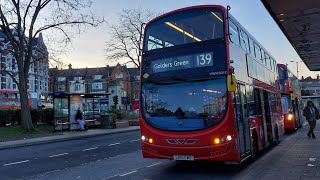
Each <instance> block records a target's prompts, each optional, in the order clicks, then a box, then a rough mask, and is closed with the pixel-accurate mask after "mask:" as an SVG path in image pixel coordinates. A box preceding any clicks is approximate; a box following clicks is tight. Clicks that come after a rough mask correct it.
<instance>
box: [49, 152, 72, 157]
mask: <svg viewBox="0 0 320 180" xmlns="http://www.w3.org/2000/svg"><path fill="white" fill-rule="evenodd" d="M67 154H69V153H62V154H55V155H52V156H49V157H58V156H63V155H67Z"/></svg>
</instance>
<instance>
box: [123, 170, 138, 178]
mask: <svg viewBox="0 0 320 180" xmlns="http://www.w3.org/2000/svg"><path fill="white" fill-rule="evenodd" d="M135 172H137V171H136V170H133V171H130V172H128V173H125V174H121V175H119V176H121V177H123V176H126V175H129V174H132V173H135Z"/></svg>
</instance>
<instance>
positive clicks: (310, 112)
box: [303, 101, 320, 139]
mask: <svg viewBox="0 0 320 180" xmlns="http://www.w3.org/2000/svg"><path fill="white" fill-rule="evenodd" d="M303 116H305V117H306V119H307V121H308V123H309V127H310V129H309V132H308V134H307V135H308V137H309V138H311V136H312V138H313V139H314V138H316V136H315V135H314V132H313V130H314V128H315V127H316V120H317V119H319V118H320V115H319V110H318V109H317V108H316V106H315V105H314V104H313V102H312V101H308V102H307V106H306V107H305V108H304V109H303Z"/></svg>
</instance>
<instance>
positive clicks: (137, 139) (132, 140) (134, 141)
mask: <svg viewBox="0 0 320 180" xmlns="http://www.w3.org/2000/svg"><path fill="white" fill-rule="evenodd" d="M136 141H140V139H136V140H131V141H130V142H136Z"/></svg>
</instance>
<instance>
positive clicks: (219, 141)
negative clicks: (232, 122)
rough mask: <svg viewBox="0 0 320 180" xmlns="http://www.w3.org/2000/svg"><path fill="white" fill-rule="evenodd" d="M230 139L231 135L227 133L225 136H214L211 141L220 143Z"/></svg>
mask: <svg viewBox="0 0 320 180" xmlns="http://www.w3.org/2000/svg"><path fill="white" fill-rule="evenodd" d="M231 140H232V135H230V134H228V135H225V136H222V137H221V138H214V139H213V143H214V144H221V143H227V142H230V141H231Z"/></svg>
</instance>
